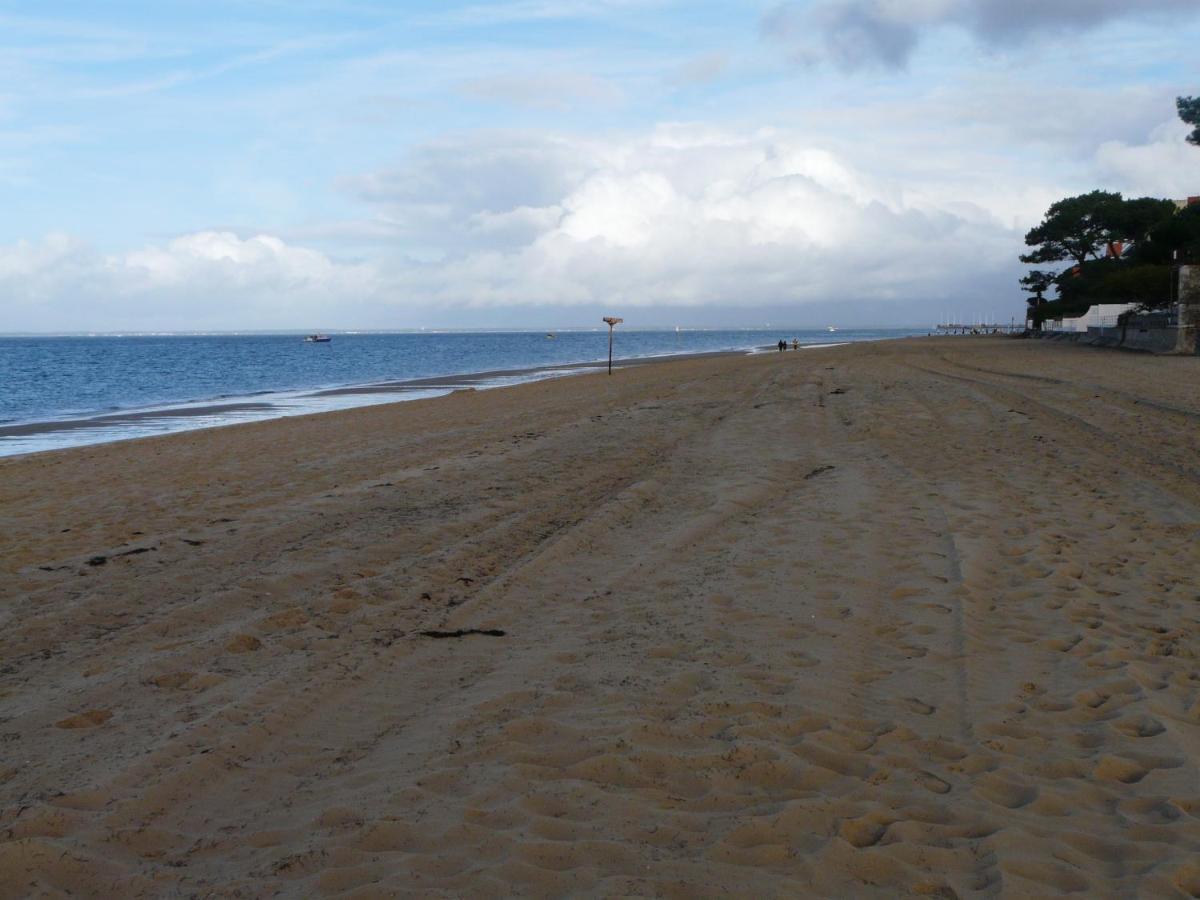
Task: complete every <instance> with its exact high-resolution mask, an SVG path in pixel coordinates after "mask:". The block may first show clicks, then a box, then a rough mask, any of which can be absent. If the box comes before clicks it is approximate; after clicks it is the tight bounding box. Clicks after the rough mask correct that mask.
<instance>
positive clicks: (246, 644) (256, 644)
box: [225, 634, 262, 653]
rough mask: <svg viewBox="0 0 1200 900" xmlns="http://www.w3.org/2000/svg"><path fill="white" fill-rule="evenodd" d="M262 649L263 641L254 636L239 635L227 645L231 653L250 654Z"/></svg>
mask: <svg viewBox="0 0 1200 900" xmlns="http://www.w3.org/2000/svg"><path fill="white" fill-rule="evenodd" d="M261 648H262V641H260V640H259V639H258V638H256V637H255V636H254V635H252V634H239V635H237V636H236V637H235V638H234V639H233V640H231V641H230V642H229V643H228V644H226V645H225V649H226V650H228V651H229V652H230V653H250V652H252V651H254V650H259V649H261Z"/></svg>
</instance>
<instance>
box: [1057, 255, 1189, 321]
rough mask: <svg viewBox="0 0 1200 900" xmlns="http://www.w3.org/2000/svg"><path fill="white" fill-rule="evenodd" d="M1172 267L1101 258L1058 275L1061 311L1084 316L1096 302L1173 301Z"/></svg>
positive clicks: (1156, 303)
mask: <svg viewBox="0 0 1200 900" xmlns="http://www.w3.org/2000/svg"><path fill="white" fill-rule="evenodd" d="M1172 277H1173V275H1172V268H1171V266H1168V265H1154V264H1139V263H1136V262H1133V261H1132V260H1121V259H1100V260H1094V261H1091V262H1088V263H1085V264H1084V265H1082V266H1079V267H1077V268H1074V269H1069V270H1067V271H1066V272H1063V273H1062V274H1061V275H1059V276H1058V282H1057V283H1058V295H1059V301H1058V302H1059V304H1060V306H1059V309H1060V311H1059V312H1058V313H1056V314H1055V316H1053V317H1054V318H1056V317H1057V316H1058V315H1064V316H1081V315H1083V314H1084V313H1085V312H1087V310H1088V307H1089V306H1091V305H1092V304H1093V303H1139V304H1141V305H1142V306H1145V307H1147V308H1154V307H1159V306H1166V305H1167V304H1168V303H1170V301H1171V293H1172V288H1171V279H1172Z"/></svg>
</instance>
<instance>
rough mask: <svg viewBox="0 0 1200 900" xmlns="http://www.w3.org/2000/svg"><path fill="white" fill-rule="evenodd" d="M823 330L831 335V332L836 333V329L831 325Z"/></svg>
mask: <svg viewBox="0 0 1200 900" xmlns="http://www.w3.org/2000/svg"><path fill="white" fill-rule="evenodd" d="M825 330H826V331H828V332H830V333H832V332H834V331H837V329H836V328H834V327H833V326H832V325H830V326H829V327H828V328H826V329H825Z"/></svg>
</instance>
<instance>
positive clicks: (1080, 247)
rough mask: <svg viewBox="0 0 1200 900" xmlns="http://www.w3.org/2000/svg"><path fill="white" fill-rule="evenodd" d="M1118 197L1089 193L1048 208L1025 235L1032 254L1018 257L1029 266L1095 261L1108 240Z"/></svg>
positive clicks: (1118, 200)
mask: <svg viewBox="0 0 1200 900" xmlns="http://www.w3.org/2000/svg"><path fill="white" fill-rule="evenodd" d="M1121 202H1122V201H1121V195H1120V194H1113V193H1110V192H1108V191H1092V192H1091V193H1090V194H1080V195H1079V196H1078V197H1067V198H1066V199H1064V200H1059V201H1058V202H1057V203H1054V204H1052V205H1051V207H1050V209H1048V210H1047V211H1046V215H1045V216H1044V217H1043V218H1042V221H1041V224H1039V225H1037V226H1035V227H1033V228H1031V229H1030V230H1029V232H1028V233H1027V234H1026V235H1025V243H1026V245H1027V246H1029V247H1033V248H1034V249H1033V251H1032V252H1030V253H1026V254H1024V255H1023V256H1022V257H1021V262H1023V263H1029V264H1031V265H1043V264H1045V263H1053V262H1063V261H1064V260H1073V261H1074V262H1075V263H1077V264H1082V263H1084V262H1086V261H1087V260H1088V259H1089V258H1092V259H1096V258H1098V257H1099V256H1100V252H1101V251H1102V250H1103V249H1104V247H1105V245H1106V244H1107V242H1108V241H1109V240H1112V238H1111V237H1110V228H1109V219H1110V218H1111V210H1112V208H1113V207H1114V206H1115V205H1116V204H1119V203H1121Z"/></svg>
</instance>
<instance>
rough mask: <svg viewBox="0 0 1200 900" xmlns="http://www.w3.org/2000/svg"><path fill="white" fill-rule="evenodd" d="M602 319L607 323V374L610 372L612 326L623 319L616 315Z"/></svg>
mask: <svg viewBox="0 0 1200 900" xmlns="http://www.w3.org/2000/svg"><path fill="white" fill-rule="evenodd" d="M604 321H605V322H607V323H608V374H609V375H611V374H612V341H613V326H614V325H620V324H621V323H622V322H624V321H625V320H624V319H618V318H617V317H616V316H605V317H604Z"/></svg>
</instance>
